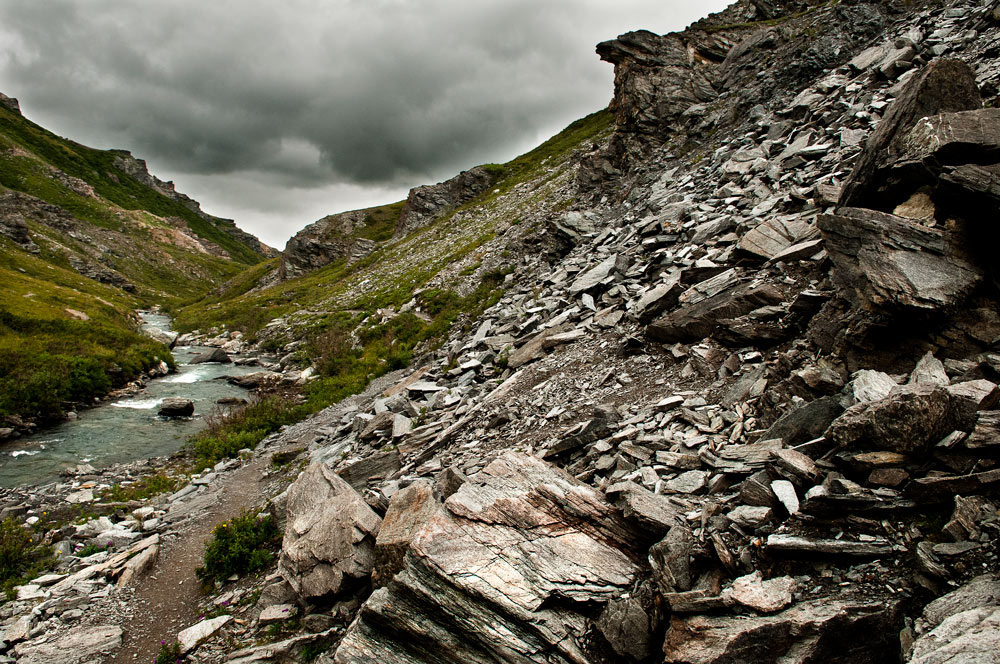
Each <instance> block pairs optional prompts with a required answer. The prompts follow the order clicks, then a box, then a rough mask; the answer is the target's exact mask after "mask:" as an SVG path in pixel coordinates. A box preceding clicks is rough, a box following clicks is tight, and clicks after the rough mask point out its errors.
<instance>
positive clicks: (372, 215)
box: [353, 201, 406, 242]
mask: <svg viewBox="0 0 1000 664" xmlns="http://www.w3.org/2000/svg"><path fill="white" fill-rule="evenodd" d="M405 204H406V201H399V202H398V203H390V204H389V205H382V206H379V207H373V208H369V209H368V214H366V215H365V219H364V222H365V223H364V226H362V227H361V228H358V229H357V230H355V231H354V233H353V235H354V237H359V238H364V239H366V240H374V241H375V242H385V241H386V240H388V239H389V238H391V237H392V235H393V233H394V232H395V231H396V222H398V221H399V217H400V215H401V214H402V213H403V205H405Z"/></svg>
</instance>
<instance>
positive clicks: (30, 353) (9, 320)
mask: <svg viewBox="0 0 1000 664" xmlns="http://www.w3.org/2000/svg"><path fill="white" fill-rule="evenodd" d="M160 360H163V361H166V362H167V363H168V365H172V364H173V357H172V356H171V355H170V351H169V350H168V349H167V347H166V346H164V345H163V344H160V343H157V342H155V341H153V340H152V339H149V338H147V337H145V336H142V335H140V334H138V333H137V332H133V331H131V330H125V329H121V328H119V327H116V326H114V325H111V324H108V323H103V322H99V321H95V320H89V321H81V320H62V319H50V320H46V319H39V318H29V317H25V316H20V315H17V314H13V313H10V312H9V311H6V310H5V309H0V417H2V416H6V415H18V416H27V417H39V418H42V419H49V418H53V417H59V416H61V414H62V412H63V411H64V410H65V408H66V406H67V405H72V404H84V403H89V402H92V401H93V399H94V397H100V396H103V395H105V394H107V392H108V391H109V390H111V389H113V388H116V387H121V386H122V385H124V384H125V383H127V382H128V381H130V380H132V379H134V378H136V377H137V376H138V375H139V374H140V373H141V372H143V371H145V370H147V369H149V368H151V367H153V366H154V365H156V364H157V363H158V362H159V361H160Z"/></svg>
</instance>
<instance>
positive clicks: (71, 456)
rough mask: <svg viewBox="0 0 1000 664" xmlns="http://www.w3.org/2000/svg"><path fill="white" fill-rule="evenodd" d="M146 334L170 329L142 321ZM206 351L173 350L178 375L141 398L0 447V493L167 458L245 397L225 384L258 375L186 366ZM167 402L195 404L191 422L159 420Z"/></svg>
mask: <svg viewBox="0 0 1000 664" xmlns="http://www.w3.org/2000/svg"><path fill="white" fill-rule="evenodd" d="M143 323H144V326H145V327H159V328H161V329H169V328H168V326H169V324H170V320H169V318H167V317H166V316H162V315H158V314H150V313H144V314H143ZM207 350H211V349H209V348H204V347H202V346H178V347H176V348H174V350H173V354H174V361H175V362H176V364H177V373H173V374H170V375H168V376H165V377H163V378H154V379H152V380H150V381H149V382H148V384H147V386H146V387H145V389H143V390H142V391H141V392H138V393H136V394H134V395H132V396H129V397H125V398H123V399H120V400H118V401H111V402H104V403H102V404H101V405H99V406H97V407H96V408H91V409H88V410H82V411H80V413H79V416H78V418H77V419H76V420H70V421H66V422H63V423H61V424H59V425H57V426H54V427H50V428H47V429H45V430H44V431H41V432H38V433H36V434H33V435H31V436H24V437H22V438H19V439H17V440H14V441H10V442H8V443H4V444H3V445H2V446H0V486H17V485H20V484H44V483H46V482H51V481H54V480H56V479H58V477H59V472H60V471H61V470H63V469H64V468H67V467H72V466H75V465H76V464H78V463H89V464H90V465H92V466H94V467H95V468H101V467H104V466H108V465H111V464H114V463H125V462H129V461H135V460H137V459H145V458H149V457H154V456H162V455H167V454H172V453H174V452H176V451H177V450H179V449H180V448H181V446H183V444H184V442H185V440H186V439H187V437H188V436H190V435H191V434H193V433H196V432H198V431H200V430H201V429H202V428H203V427H204V426H205V421H204V417H205V415H208V414H211V413H212V412H213V411H214V410H215V408H216V405H215V402H216V401H217V400H218V399H220V398H222V397H240V398H245V397H246V395H247V391H246V390H244V389H242V388H239V387H236V386H235V385H230V384H229V383H228V382H226V381H225V380H224V377H225V376H233V375H242V374H247V373H252V372H254V371H259V370H260V369H259V368H257V367H238V366H235V365H233V364H215V363H211V364H188V362H189V361H190V360H191V359H192V358H194V357H195V356H196V355H199V354H201V353H203V352H205V351H207ZM166 397H184V398H186V399H191V400H192V401H194V416H193V417H191V418H182V419H174V420H165V419H163V418H161V417H157V415H156V411H157V410H158V408H159V405H160V403H161V402H162V401H163V399H165V398H166Z"/></svg>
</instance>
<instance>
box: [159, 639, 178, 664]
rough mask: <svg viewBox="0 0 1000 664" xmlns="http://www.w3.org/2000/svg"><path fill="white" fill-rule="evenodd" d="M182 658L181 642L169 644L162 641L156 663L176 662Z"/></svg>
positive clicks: (170, 663)
mask: <svg viewBox="0 0 1000 664" xmlns="http://www.w3.org/2000/svg"><path fill="white" fill-rule="evenodd" d="M181 659H182V657H181V646H180V644H179V643H177V642H176V641H174V642H173V643H171V644H170V645H167V642H166V641H160V652H158V653H157V654H156V664H176V662H180V661H181Z"/></svg>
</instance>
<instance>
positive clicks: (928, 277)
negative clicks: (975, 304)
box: [819, 208, 983, 310]
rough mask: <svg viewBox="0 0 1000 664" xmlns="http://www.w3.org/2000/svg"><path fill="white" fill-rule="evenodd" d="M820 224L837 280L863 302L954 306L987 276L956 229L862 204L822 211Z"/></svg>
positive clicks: (933, 307) (851, 297)
mask: <svg viewBox="0 0 1000 664" xmlns="http://www.w3.org/2000/svg"><path fill="white" fill-rule="evenodd" d="M819 228H820V230H821V231H822V232H823V238H824V240H825V242H826V248H827V251H828V252H829V253H830V258H831V260H832V261H833V264H834V271H833V277H834V280H835V281H836V283H837V285H838V286H840V288H841V292H843V293H844V294H845V295H846V296H847V298H848V299H849V300H851V301H853V302H856V303H858V304H860V305H864V306H874V307H879V308H886V309H897V310H898V309H900V308H916V309H930V310H940V309H948V308H954V307H955V306H957V305H958V304H960V303H961V302H962V301H964V299H965V298H966V297H967V296H968V295H969V294H970V293H971V292H972V290H973V289H974V288H975V287H976V286H977V285H978V284H979V283H980V282H981V281H982V280H983V272H982V270H981V269H980V268H979V267H978V266H977V265H976V264H975V263H974V262H973V261H972V259H971V258H970V257H969V256H968V250H967V249H966V246H967V242H966V238H965V237H962V236H961V235H960V234H959V233H957V232H954V231H950V230H947V229H940V228H931V227H927V226H923V225H921V224H918V223H915V222H914V221H912V220H910V219H905V218H903V217H897V216H895V215H892V214H888V213H884V212H877V211H874V210H864V209H860V208H841V209H840V210H838V212H837V213H836V214H829V215H821V216H820V217H819Z"/></svg>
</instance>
